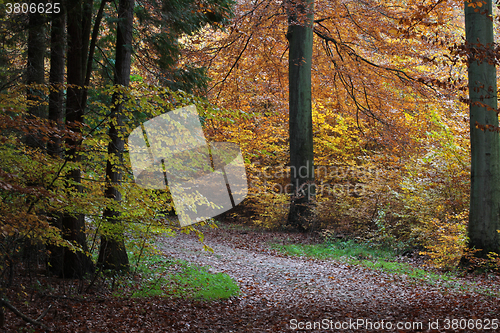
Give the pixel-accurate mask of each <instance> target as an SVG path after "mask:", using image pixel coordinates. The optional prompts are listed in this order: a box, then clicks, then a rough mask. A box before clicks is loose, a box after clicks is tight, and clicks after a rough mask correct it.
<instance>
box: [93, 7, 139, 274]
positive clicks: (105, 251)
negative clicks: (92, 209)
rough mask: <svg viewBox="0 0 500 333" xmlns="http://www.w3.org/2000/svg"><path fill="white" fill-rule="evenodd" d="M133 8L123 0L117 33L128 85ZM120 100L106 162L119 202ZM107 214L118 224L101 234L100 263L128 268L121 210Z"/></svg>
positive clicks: (120, 71)
mask: <svg viewBox="0 0 500 333" xmlns="http://www.w3.org/2000/svg"><path fill="white" fill-rule="evenodd" d="M133 9H134V0H120V3H119V8H118V29H117V36H116V61H115V84H116V85H121V86H128V84H129V81H130V63H131V55H132V28H133V25H132V24H133V15H134V11H133ZM121 100H123V96H121V94H119V93H115V94H114V95H113V99H112V101H113V102H112V105H113V111H112V115H111V121H110V124H111V125H110V128H109V136H110V140H111V141H110V143H109V145H108V162H107V166H106V180H107V183H106V197H107V198H111V199H114V200H115V201H117V202H120V201H121V200H122V195H121V193H120V191H119V190H118V188H117V186H119V185H120V184H121V181H122V172H123V171H122V170H123V169H122V168H123V152H124V147H125V141H124V140H125V138H124V135H123V115H122V109H123V105H122V104H121V103H120V101H121ZM115 161H118V165H116V162H115ZM104 217H105V218H106V219H107V222H109V223H112V224H114V225H115V227H117V228H113V233H106V234H103V235H102V236H101V247H100V251H99V263H100V264H102V265H103V266H104V268H108V269H113V270H124V269H128V265H129V261H128V256H127V251H126V249H125V242H124V239H123V231H121V230H122V228H121V225H122V223H121V221H120V213H119V212H117V211H116V210H113V209H111V208H109V207H108V208H106V210H105V211H104Z"/></svg>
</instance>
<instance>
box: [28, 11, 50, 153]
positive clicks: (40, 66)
mask: <svg viewBox="0 0 500 333" xmlns="http://www.w3.org/2000/svg"><path fill="white" fill-rule="evenodd" d="M31 3H35V4H37V5H38V4H39V3H44V1H31ZM44 56H45V24H44V19H43V16H42V14H39V13H30V14H29V25H28V62H27V69H26V83H27V84H28V85H37V84H43V83H44V82H45V68H44V59H45V57H44ZM27 95H28V96H27V97H28V103H30V104H32V105H31V106H29V109H28V112H29V114H30V115H33V116H35V117H38V118H46V117H47V115H46V112H45V108H44V106H43V105H41V102H42V101H43V92H42V91H41V90H40V89H37V88H36V87H33V86H31V87H30V86H29V87H28V91H27ZM26 144H27V145H28V146H30V147H32V148H40V149H43V148H44V144H43V141H42V140H41V138H40V137H38V136H37V135H36V134H29V135H27V137H26Z"/></svg>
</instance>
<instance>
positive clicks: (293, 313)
mask: <svg viewBox="0 0 500 333" xmlns="http://www.w3.org/2000/svg"><path fill="white" fill-rule="evenodd" d="M292 236H294V237H299V238H300V236H297V235H293V234H292ZM288 237H289V236H287V235H286V234H263V233H258V232H244V233H239V232H235V231H231V232H229V231H227V230H215V231H209V232H206V233H205V243H206V244H207V245H208V246H210V247H212V248H213V250H214V253H210V252H206V251H203V249H202V245H201V244H200V242H199V241H198V240H197V238H196V237H195V236H193V235H180V236H177V237H169V238H165V239H163V240H162V241H161V249H162V250H163V251H164V252H165V253H166V254H168V255H171V256H173V257H175V258H181V259H185V260H187V261H189V262H192V263H196V264H200V265H209V266H211V267H213V269H212V271H213V272H225V273H227V274H229V275H230V276H231V277H232V278H234V279H235V280H236V281H237V282H238V283H239V285H240V288H241V291H242V295H241V296H240V297H239V298H238V300H237V302H236V303H237V304H234V305H233V306H232V307H231V308H232V311H235V313H238V314H239V315H240V316H243V317H245V318H247V319H248V318H253V321H254V322H253V323H254V325H253V326H252V327H253V328H252V329H249V330H248V331H254V330H255V331H265V330H264V328H266V329H269V330H270V331H273V332H286V331H291V330H292V329H294V328H295V329H298V328H299V327H300V326H298V325H299V324H298V323H299V322H302V323H303V324H302V327H303V329H307V325H308V322H309V324H310V325H313V322H321V323H322V325H323V326H321V329H319V330H318V329H317V330H312V331H314V332H320V331H328V332H332V331H338V332H340V331H341V332H360V331H377V332H385V331H388V332H389V331H401V332H413V331H433V332H441V331H443V332H445V331H446V332H448V331H453V330H447V329H445V322H444V320H445V319H446V318H481V317H478V313H484V311H485V310H481V309H480V308H481V307H482V306H483V305H484V306H486V308H487V307H488V303H490V302H493V304H496V305H497V306H496V308H498V300H495V299H493V298H487V297H483V296H478V295H467V294H463V293H458V292H456V291H454V290H442V289H439V288H436V287H432V286H428V285H421V284H416V283H414V282H412V281H411V280H408V279H406V278H405V277H401V276H392V275H388V274H385V273H382V272H378V271H373V270H368V269H364V268H360V267H356V266H349V265H346V264H341V263H338V262H333V261H321V260H309V259H305V258H294V257H286V256H282V255H280V254H278V253H276V252H275V251H272V250H270V249H269V248H268V246H267V243H268V242H269V241H272V240H274V241H275V242H276V241H280V239H281V241H282V240H283V238H288ZM295 241H299V240H297V239H296V240H295ZM471 296H473V297H475V299H474V301H473V302H472V303H471V302H470V300H471ZM494 308H495V307H494ZM495 311H496V312H495ZM487 312H489V314H490V317H489V318H490V319H492V318H496V317H495V316H497V313H498V310H494V309H492V308H489V311H487ZM273 313H274V314H275V316H276V317H273V316H272V314H273ZM493 314H495V315H494V317H491V316H492V315H493ZM226 318H227V317H226ZM436 319H438V320H440V321H441V323H442V325H441V326H440V328H439V329H437V330H431V329H430V328H429V325H430V324H429V321H432V320H436ZM294 320H295V321H294ZM324 320H327V321H326V323H328V324H325V322H324ZM356 320H364V321H365V322H364V323H365V324H366V323H367V321H372V322H378V323H379V325H380V321H382V320H383V321H384V322H385V323H386V324H387V323H390V325H391V327H392V329H389V328H388V327H387V326H385V327H383V329H382V328H381V327H380V326H379V329H371V330H370V329H367V328H366V327H364V325H362V326H359V325H357V326H352V325H351V326H349V327H347V326H346V325H347V324H345V323H347V322H351V323H352V321H356ZM339 323H340V324H342V323H344V324H345V325H344V327H343V328H342V329H335V328H334V327H332V325H335V324H338V325H340V324H339ZM398 323H401V325H403V324H405V325H410V324H411V325H416V326H413V327H412V328H411V329H402V330H398V329H396V325H398ZM418 323H420V324H418ZM228 325H229V323H228ZM234 325H235V323H232V324H230V325H229V326H228V327H234ZM262 325H264V326H262ZM324 325H327V326H328V325H329V326H328V327H327V326H324ZM339 327H340V326H339ZM407 327H409V326H407ZM247 328H250V327H247ZM222 331H223V330H222ZM238 331H240V330H236V332H238ZM241 331H242V332H243V331H247V330H246V329H245V330H241ZM309 331H311V330H309ZM471 331H473V330H471ZM462 332H463V331H462Z"/></svg>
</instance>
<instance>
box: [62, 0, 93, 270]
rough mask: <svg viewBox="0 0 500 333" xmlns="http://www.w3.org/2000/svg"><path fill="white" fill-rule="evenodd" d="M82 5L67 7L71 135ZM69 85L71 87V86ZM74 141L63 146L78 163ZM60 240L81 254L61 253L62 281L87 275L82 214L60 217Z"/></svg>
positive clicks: (77, 112) (79, 111) (79, 75)
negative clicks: (66, 241)
mask: <svg viewBox="0 0 500 333" xmlns="http://www.w3.org/2000/svg"><path fill="white" fill-rule="evenodd" d="M82 13H83V1H82V0H77V1H74V2H72V4H71V6H70V7H68V17H69V19H68V23H67V32H68V53H67V70H68V73H67V79H68V85H70V86H69V87H68V89H67V100H66V125H67V126H68V127H71V128H72V129H73V131H74V132H76V133H78V132H80V131H81V128H80V126H79V125H75V122H77V123H83V105H82V89H81V87H82V86H83V73H84V68H82V66H83V64H84V62H83V54H84V53H86V52H87V50H84V49H83V42H82V39H83V29H82V21H83V20H82V16H83V14H82ZM71 85H72V86H71ZM77 140H78V139H74V138H69V139H67V140H66V144H67V146H68V147H69V150H68V155H69V156H68V159H69V160H70V161H76V162H78V161H80V160H81V157H80V156H79V155H78V154H77V151H78V147H79V146H80V145H81V142H79V141H77ZM69 178H70V179H71V180H72V181H73V182H76V183H81V171H80V170H79V169H73V170H71V171H70V172H69ZM75 187H76V190H77V191H79V192H81V191H82V187H81V186H79V185H76V186H75ZM62 226H63V236H64V238H65V239H66V240H69V241H70V242H72V243H74V244H75V245H76V246H78V247H80V248H81V250H83V252H79V251H77V252H73V251H70V250H68V249H66V250H65V251H64V259H63V266H64V267H63V276H64V277H82V276H84V275H85V274H86V273H90V272H91V271H92V269H93V265H92V260H91V259H90V257H88V256H87V254H86V253H87V251H88V247H87V242H86V235H85V219H84V216H83V215H82V214H76V215H69V214H65V215H64V217H63V223H62Z"/></svg>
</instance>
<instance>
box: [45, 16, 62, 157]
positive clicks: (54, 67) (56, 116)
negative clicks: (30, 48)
mask: <svg viewBox="0 0 500 333" xmlns="http://www.w3.org/2000/svg"><path fill="white" fill-rule="evenodd" d="M65 26H66V14H65V12H64V8H62V12H61V13H58V14H55V13H53V14H52V28H51V36H50V74H49V84H50V88H51V89H50V93H49V120H51V121H52V122H54V123H55V124H57V126H58V128H62V126H63V119H64V109H63V108H64V87H63V84H64V65H65V57H64V55H65V54H64V52H65V43H66V34H65ZM50 141H51V142H49V143H48V144H47V151H48V153H49V154H50V155H53V156H59V157H62V150H61V149H62V148H61V139H60V136H52V137H51V138H50Z"/></svg>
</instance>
